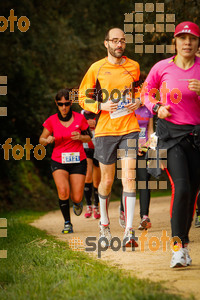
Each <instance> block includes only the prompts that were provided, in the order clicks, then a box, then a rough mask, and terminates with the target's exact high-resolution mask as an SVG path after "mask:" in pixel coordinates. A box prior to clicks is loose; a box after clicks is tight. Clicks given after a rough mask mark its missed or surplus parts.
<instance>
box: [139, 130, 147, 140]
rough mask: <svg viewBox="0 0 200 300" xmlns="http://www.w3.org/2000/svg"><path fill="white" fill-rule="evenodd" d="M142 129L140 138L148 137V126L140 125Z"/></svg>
mask: <svg viewBox="0 0 200 300" xmlns="http://www.w3.org/2000/svg"><path fill="white" fill-rule="evenodd" d="M140 129H141V131H140V134H139V138H142V139H145V138H146V128H145V127H140Z"/></svg>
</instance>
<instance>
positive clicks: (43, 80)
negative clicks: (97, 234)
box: [0, 0, 200, 210]
mask: <svg viewBox="0 0 200 300" xmlns="http://www.w3.org/2000/svg"><path fill="white" fill-rule="evenodd" d="M142 2H143V3H144V4H145V3H165V13H175V14H176V21H175V24H178V23H180V22H182V21H185V20H190V21H193V22H196V23H198V24H200V22H199V21H200V19H199V16H200V1H199V0H187V1H186V0H185V1H183V0H176V1H175V0H163V1H155V0H151V1H142V0H141V1H131V0H109V1H108V0H95V1H91V0H77V1H69V0H42V1H41V0H20V1H19V0H12V1H11V0H6V1H0V16H5V17H6V18H8V17H9V15H10V10H11V9H14V12H15V16H17V17H18V18H19V17H21V16H26V17H28V18H29V20H30V23H31V25H30V28H29V30H28V31H27V32H25V33H22V32H20V31H19V30H18V28H17V22H15V30H14V32H10V31H9V27H8V29H7V30H6V31H5V32H0V76H7V77H8V84H7V87H8V93H7V95H6V96H0V101H1V102H0V103H1V104H0V106H1V107H5V106H6V107H7V109H8V116H7V117H0V144H1V145H2V144H4V143H5V141H6V140H7V139H8V138H12V143H11V144H12V147H14V146H15V145H16V144H19V145H22V146H24V145H25V143H26V138H30V142H31V144H33V146H34V147H35V146H36V145H37V144H38V138H39V136H40V134H41V132H42V123H43V122H44V120H45V119H46V118H47V117H48V116H49V115H51V114H53V113H55V106H54V102H53V99H54V96H55V93H56V92H57V91H58V90H59V89H61V88H64V87H77V86H79V84H80V82H81V80H82V78H83V76H84V74H85V72H86V71H87V69H88V67H89V66H90V65H91V64H92V63H93V62H94V61H96V60H98V59H101V58H103V57H104V56H106V51H105V48H104V45H103V40H104V35H105V32H106V31H107V30H108V29H109V28H110V27H120V28H122V29H123V28H124V14H125V13H131V12H134V10H135V3H142ZM155 20H156V18H155V12H154V13H151V14H148V15H145V20H144V23H154V24H155ZM0 25H2V24H0ZM172 37H173V34H172V33H168V34H166V33H162V34H159V35H157V34H155V33H152V34H148V35H146V36H145V43H146V44H170V43H171V40H172ZM126 55H127V56H128V57H130V58H132V59H134V60H136V61H138V62H139V63H140V66H141V70H142V71H146V72H148V71H149V70H150V68H151V67H152V66H153V65H154V64H155V63H156V62H157V61H159V60H160V59H163V58H166V57H169V56H170V54H153V55H152V54H135V53H134V45H133V44H128V45H127V49H126ZM75 109H76V110H78V109H79V107H78V105H76V107H75ZM51 151H52V149H51V147H47V153H46V156H45V158H44V159H43V160H37V159H36V158H35V157H34V155H33V151H32V154H31V159H30V160H26V159H25V156H24V157H23V158H22V159H21V160H18V161H17V160H15V159H14V158H13V157H12V151H11V150H10V152H9V160H5V159H4V152H3V150H2V147H1V149H0V210H3V209H4V210H5V209H22V208H26V209H27V208H31V209H42V210H44V209H52V208H55V207H56V206H57V200H56V199H57V196H56V191H55V185H54V183H53V181H52V176H51V172H50V167H49V161H50V156H51ZM119 193H120V188H119V185H118V184H115V188H114V194H116V195H119Z"/></svg>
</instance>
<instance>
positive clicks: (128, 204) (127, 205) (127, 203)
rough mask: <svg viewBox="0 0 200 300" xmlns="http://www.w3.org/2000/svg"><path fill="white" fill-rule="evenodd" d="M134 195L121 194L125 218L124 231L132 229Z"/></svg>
mask: <svg viewBox="0 0 200 300" xmlns="http://www.w3.org/2000/svg"><path fill="white" fill-rule="evenodd" d="M135 201H136V194H135V193H127V192H123V203H124V213H125V218H126V229H127V228H133V216H134V210H135Z"/></svg>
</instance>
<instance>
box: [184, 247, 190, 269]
mask: <svg viewBox="0 0 200 300" xmlns="http://www.w3.org/2000/svg"><path fill="white" fill-rule="evenodd" d="M183 249H184V251H185V256H186V263H187V266H191V264H192V259H191V257H190V255H189V250H188V247H185V248H183Z"/></svg>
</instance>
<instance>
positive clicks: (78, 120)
mask: <svg viewBox="0 0 200 300" xmlns="http://www.w3.org/2000/svg"><path fill="white" fill-rule="evenodd" d="M72 114H73V117H74V121H73V122H72V124H71V125H70V126H69V127H65V126H63V125H62V124H61V122H60V120H59V118H58V115H57V114H55V115H52V116H50V117H49V118H48V119H47V120H46V121H45V122H44V123H43V126H44V127H45V128H46V129H47V130H48V131H49V132H50V133H51V134H53V136H54V137H55V145H54V148H53V152H52V156H51V159H53V160H55V161H57V162H59V163H62V158H61V156H62V153H63V152H80V161H81V160H83V159H85V158H86V154H85V151H84V149H83V143H82V142H81V141H78V140H75V141H74V140H72V139H71V133H72V132H73V131H78V132H79V133H81V131H83V130H86V129H87V128H88V123H87V121H86V119H85V117H84V116H83V115H81V114H79V113H77V112H74V111H73V112H72Z"/></svg>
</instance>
